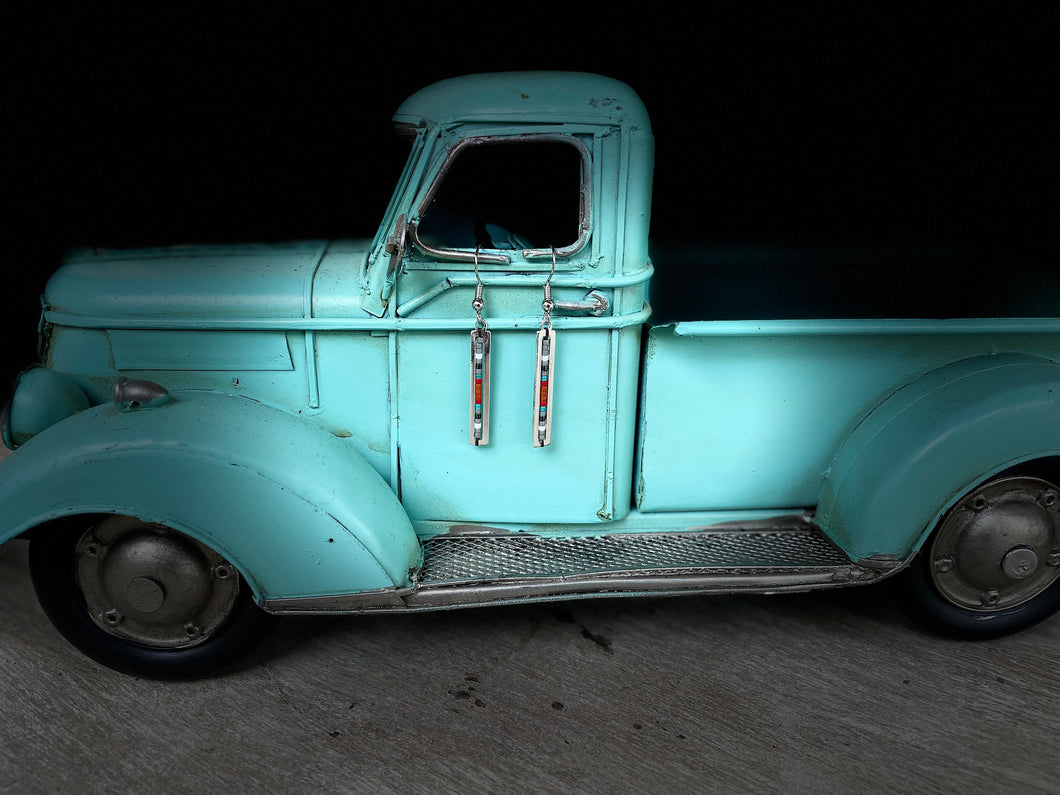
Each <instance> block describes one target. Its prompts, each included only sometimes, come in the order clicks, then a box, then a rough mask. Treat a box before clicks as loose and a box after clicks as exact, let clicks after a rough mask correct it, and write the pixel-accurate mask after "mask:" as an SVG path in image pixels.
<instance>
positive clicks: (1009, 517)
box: [907, 476, 1060, 638]
mask: <svg viewBox="0 0 1060 795" xmlns="http://www.w3.org/2000/svg"><path fill="white" fill-rule="evenodd" d="M907 579H908V584H909V587H908V592H909V595H910V596H911V597H912V600H913V607H914V610H915V611H916V612H917V613H918V615H919V617H920V618H923V619H926V620H927V622H928V623H929V624H931V625H932V626H933V627H934V628H936V629H939V630H942V631H944V632H946V633H948V634H952V635H957V636H960V637H968V638H988V637H998V636H1000V635H1007V634H1010V633H1012V632H1017V631H1019V630H1022V629H1026V628H1027V627H1030V626H1033V625H1034V624H1037V623H1038V622H1039V621H1042V620H1043V619H1045V618H1047V617H1048V616H1050V615H1052V614H1053V613H1055V612H1056V611H1057V610H1058V609H1060V585H1058V584H1057V580H1058V579H1060V489H1058V488H1057V486H1056V485H1054V484H1053V483H1050V482H1049V481H1047V480H1043V479H1041V478H1038V477H1030V476H1015V477H1001V478H998V479H995V480H992V481H988V482H987V483H985V484H983V485H981V486H978V487H976V488H974V489H972V490H971V491H970V492H968V493H967V494H965V495H964V496H963V497H962V498H961V499H960V500H959V501H958V502H957V504H956V505H954V506H953V508H951V509H950V510H949V511H948V512H947V514H946V515H945V516H944V517H943V519H942V521H941V522H940V523H939V525H938V527H937V528H936V529H935V532H934V533H933V534H932V536H931V538H930V539H928V542H927V544H926V545H925V547H924V550H923V551H922V552H921V554H920V556H919V559H918V560H916V561H915V562H914V563H913V566H912V568H911V570H910V571H909V572H908V578H907Z"/></svg>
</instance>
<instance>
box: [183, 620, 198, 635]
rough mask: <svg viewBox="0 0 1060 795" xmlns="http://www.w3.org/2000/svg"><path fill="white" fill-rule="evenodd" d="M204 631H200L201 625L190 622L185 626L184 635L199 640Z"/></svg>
mask: <svg viewBox="0 0 1060 795" xmlns="http://www.w3.org/2000/svg"><path fill="white" fill-rule="evenodd" d="M201 631H202V630H200V629H199V625H198V624H196V623H194V622H192V621H189V622H188V623H187V624H185V625H184V634H185V635H187V636H188V637H189V638H197V637H198V636H199V633H200V632H201Z"/></svg>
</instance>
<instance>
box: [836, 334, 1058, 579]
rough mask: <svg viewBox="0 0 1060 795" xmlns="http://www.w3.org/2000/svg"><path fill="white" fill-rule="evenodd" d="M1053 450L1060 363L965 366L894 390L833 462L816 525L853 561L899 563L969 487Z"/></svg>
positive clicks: (982, 360) (1008, 357)
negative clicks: (897, 561) (874, 560)
mask: <svg viewBox="0 0 1060 795" xmlns="http://www.w3.org/2000/svg"><path fill="white" fill-rule="evenodd" d="M1058 453H1060V365H1058V364H1057V363H1055V362H1052V361H1049V360H1047V359H1041V358H1038V357H1033V356H1025V355H1021V354H1002V355H997V356H982V357H975V358H971V359H966V360H963V361H960V362H955V363H954V364H951V365H948V366H946V367H942V368H939V369H938V370H935V371H933V372H931V373H928V374H927V375H925V376H923V377H921V378H920V379H918V380H917V381H914V382H913V383H911V384H909V385H908V386H906V387H904V388H902V389H900V390H899V391H897V392H895V393H894V394H893V395H891V396H890V397H889V398H888V399H887V400H886V401H884V402H883V403H882V404H881V405H880V406H878V407H877V408H876V409H875V410H873V412H872V413H871V414H870V415H869V416H868V417H867V418H866V419H865V420H864V421H863V422H862V423H861V424H860V425H859V426H858V427H857V428H856V429H855V431H854V432H853V433H852V434H851V435H850V437H849V438H848V439H847V440H846V442H844V444H843V446H842V447H841V448H840V450H839V451H838V453H837V455H836V456H835V458H834V460H833V463H832V466H831V468H830V470H829V473H828V477H827V479H826V480H825V484H824V487H823V490H822V492H821V495H820V500H819V502H818V507H817V523H818V525H819V526H820V527H821V528H822V529H824V530H825V532H827V533H828V534H829V535H830V536H831V537H832V538H833V540H834V541H835V542H836V543H837V544H839V546H840V547H842V548H843V550H844V551H845V552H846V553H847V554H848V555H850V556H851V558H852V559H855V560H857V559H861V560H873V559H876V560H880V561H881V562H882V561H896V560H904V559H906V558H907V557H908V556H909V555H910V553H912V552H914V551H916V550H917V549H919V548H920V545H921V544H923V542H924V540H925V539H926V538H927V536H928V534H930V532H931V530H932V529H933V528H934V527H935V525H936V524H937V522H938V520H939V518H940V517H941V515H942V514H943V513H944V512H945V511H946V510H947V509H948V508H949V507H950V506H951V505H952V504H953V503H954V502H956V500H957V499H958V498H959V497H960V496H961V494H963V493H965V492H967V491H968V490H969V489H970V488H971V487H972V486H974V485H975V484H977V483H980V482H982V481H983V480H986V479H987V478H989V477H991V476H992V475H994V474H996V473H998V472H1001V471H1003V470H1005V469H1008V468H1009V467H1012V466H1014V465H1016V464H1020V463H1022V462H1025V461H1030V460H1033V459H1037V458H1044V457H1048V456H1055V455H1057V454H1058Z"/></svg>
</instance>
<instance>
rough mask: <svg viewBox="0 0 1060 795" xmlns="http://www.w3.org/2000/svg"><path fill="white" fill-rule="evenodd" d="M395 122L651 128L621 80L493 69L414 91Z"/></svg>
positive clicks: (582, 74) (570, 74)
mask: <svg viewBox="0 0 1060 795" xmlns="http://www.w3.org/2000/svg"><path fill="white" fill-rule="evenodd" d="M394 120H395V121H396V122H403V123H412V124H424V123H427V124H430V123H438V124H443V125H448V124H453V123H457V122H464V121H510V122H519V121H540V122H571V123H575V122H588V123H595V124H627V125H629V126H631V127H636V128H639V129H641V130H643V131H644V132H649V131H650V124H649V120H648V113H647V110H646V109H645V107H644V104H643V102H641V100H640V98H639V97H638V96H637V94H636V92H635V91H634V90H633V89H632V88H630V87H629V86H628V85H626V84H625V83H622V82H620V81H618V80H614V79H612V78H609V77H603V76H601V75H596V74H590V73H586V72H548V71H535V72H492V73H486V74H474V75H466V76H463V77H453V78H449V79H447V80H441V81H439V82H437V83H433V84H432V85H429V86H427V87H426V88H423V89H421V90H420V91H417V92H416V93H415V94H413V95H412V96H411V97H409V98H408V99H407V100H405V102H403V103H402V104H401V106H400V107H399V108H398V110H397V112H396V113H395V114H394Z"/></svg>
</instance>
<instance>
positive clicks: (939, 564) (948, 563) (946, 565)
mask: <svg viewBox="0 0 1060 795" xmlns="http://www.w3.org/2000/svg"><path fill="white" fill-rule="evenodd" d="M952 570H953V558H938V559H937V560H936V561H935V571H937V572H939V573H940V574H942V573H945V572H947V571H952Z"/></svg>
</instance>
